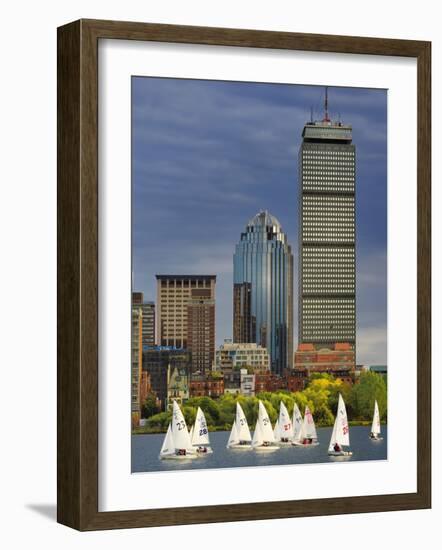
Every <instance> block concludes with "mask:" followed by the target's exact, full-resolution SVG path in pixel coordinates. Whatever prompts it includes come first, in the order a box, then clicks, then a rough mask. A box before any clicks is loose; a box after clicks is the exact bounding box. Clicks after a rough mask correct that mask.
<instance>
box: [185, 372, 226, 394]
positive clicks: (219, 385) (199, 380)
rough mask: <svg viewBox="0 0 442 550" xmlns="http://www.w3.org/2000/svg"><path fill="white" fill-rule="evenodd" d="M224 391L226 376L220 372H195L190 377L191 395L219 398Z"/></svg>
mask: <svg viewBox="0 0 442 550" xmlns="http://www.w3.org/2000/svg"><path fill="white" fill-rule="evenodd" d="M223 393H224V378H223V376H222V375H221V374H220V373H206V374H203V373H200V372H197V373H194V374H192V375H191V379H190V397H211V398H213V399H217V398H218V397H220V396H221V395H223Z"/></svg>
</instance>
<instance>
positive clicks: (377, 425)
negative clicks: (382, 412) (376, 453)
mask: <svg viewBox="0 0 442 550" xmlns="http://www.w3.org/2000/svg"><path fill="white" fill-rule="evenodd" d="M371 433H372V434H373V435H376V436H378V435H379V434H380V433H381V418H380V416H379V407H378V402H377V401H375V402H374V413H373V422H372V424H371Z"/></svg>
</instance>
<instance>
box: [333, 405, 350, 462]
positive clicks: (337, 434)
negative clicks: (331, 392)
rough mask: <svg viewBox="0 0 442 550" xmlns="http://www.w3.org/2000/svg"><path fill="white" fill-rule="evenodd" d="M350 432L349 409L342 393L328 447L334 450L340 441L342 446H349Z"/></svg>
mask: <svg viewBox="0 0 442 550" xmlns="http://www.w3.org/2000/svg"><path fill="white" fill-rule="evenodd" d="M349 432H350V430H349V427H348V420H347V410H346V408H345V403H344V400H343V399H342V395H341V394H339V400H338V410H337V413H336V419H335V424H334V426H333V432H332V436H331V438H330V445H329V447H328V450H329V451H332V450H333V448H334V445H335V443H338V444H339V445H340V446H346V447H348V446H349V445H350V433H349Z"/></svg>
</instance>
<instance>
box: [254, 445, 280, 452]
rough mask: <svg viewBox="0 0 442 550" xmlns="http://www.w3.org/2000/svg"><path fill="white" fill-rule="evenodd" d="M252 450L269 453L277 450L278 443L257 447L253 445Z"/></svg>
mask: <svg viewBox="0 0 442 550" xmlns="http://www.w3.org/2000/svg"><path fill="white" fill-rule="evenodd" d="M253 450H254V451H257V452H258V453H271V452H273V451H278V450H279V447H278V445H258V446H257V447H253Z"/></svg>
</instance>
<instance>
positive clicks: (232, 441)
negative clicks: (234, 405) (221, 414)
mask: <svg viewBox="0 0 442 550" xmlns="http://www.w3.org/2000/svg"><path fill="white" fill-rule="evenodd" d="M238 443H239V438H238V432H237V429H236V421H235V420H234V421H233V425H232V429H231V430H230V437H229V441H227V447H231V446H232V445H237V444H238Z"/></svg>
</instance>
